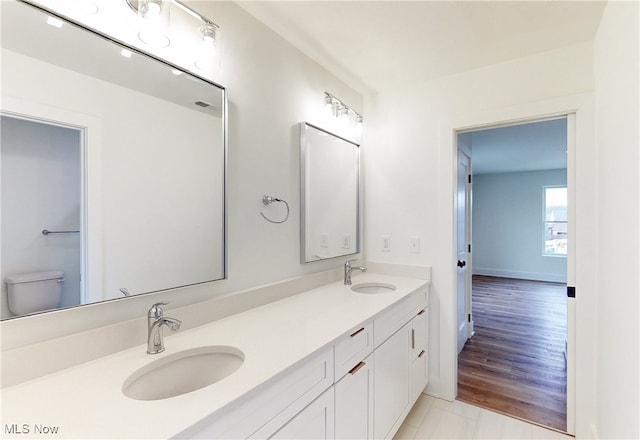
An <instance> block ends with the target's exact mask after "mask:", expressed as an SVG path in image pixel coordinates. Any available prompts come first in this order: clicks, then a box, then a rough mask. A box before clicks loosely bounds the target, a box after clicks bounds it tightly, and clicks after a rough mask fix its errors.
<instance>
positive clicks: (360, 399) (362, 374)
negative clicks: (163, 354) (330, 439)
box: [335, 355, 373, 440]
mask: <svg viewBox="0 0 640 440" xmlns="http://www.w3.org/2000/svg"><path fill="white" fill-rule="evenodd" d="M335 393H336V414H335V417H336V420H335V424H336V439H362V440H365V439H371V438H373V355H371V356H369V357H367V358H366V359H364V360H363V361H362V362H360V363H358V364H357V365H355V366H354V367H353V368H352V369H351V370H350V371H349V373H348V374H347V375H346V376H345V377H343V378H342V379H341V380H340V382H338V383H337V384H336V385H335Z"/></svg>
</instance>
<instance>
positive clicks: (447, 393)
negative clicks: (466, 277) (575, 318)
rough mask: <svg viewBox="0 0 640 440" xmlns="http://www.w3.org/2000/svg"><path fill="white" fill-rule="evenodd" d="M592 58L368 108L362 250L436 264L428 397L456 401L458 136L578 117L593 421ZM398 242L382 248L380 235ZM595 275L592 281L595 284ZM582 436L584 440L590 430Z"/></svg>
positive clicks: (413, 91)
mask: <svg viewBox="0 0 640 440" xmlns="http://www.w3.org/2000/svg"><path fill="white" fill-rule="evenodd" d="M592 89H593V52H592V45H591V44H579V45H575V46H571V47H565V48H561V49H557V50H554V51H551V52H547V53H542V54H538V55H533V56H529V57H525V58H521V59H516V60H512V61H510V62H506V63H501V64H496V65H492V66H489V67H486V68H482V69H477V70H474V71H470V72H466V73H462V74H458V75H452V76H449V77H446V78H442V79H439V80H434V81H431V82H426V83H422V84H418V85H414V86H409V87H406V88H402V89H396V90H389V91H385V92H383V93H381V94H379V95H378V96H376V97H375V98H374V99H372V100H371V101H370V102H367V106H368V107H367V110H368V111H367V117H368V120H367V131H366V132H365V139H364V147H363V152H362V154H363V157H364V166H365V225H366V232H365V246H366V252H367V260H370V261H379V262H394V263H408V264H421V265H431V266H432V267H433V284H432V290H431V292H432V296H431V299H432V305H433V308H432V315H431V318H432V319H431V322H430V338H431V339H430V345H429V348H430V356H429V358H430V385H429V388H428V390H429V392H430V393H432V394H435V395H440V396H442V397H445V398H449V399H453V398H454V397H455V394H456V391H455V390H456V375H455V372H456V350H455V347H456V335H455V322H456V319H455V310H456V309H455V306H456V304H455V289H454V286H455V284H454V280H455V255H454V231H453V224H454V214H453V213H454V209H453V200H454V198H453V197H454V188H455V177H456V175H455V142H454V139H455V130H457V129H464V128H471V127H474V128H475V127H480V126H483V125H487V124H492V123H496V122H507V121H513V120H519V119H524V118H527V117H532V116H538V117H539V116H543V115H550V114H559V113H566V112H570V111H572V110H577V131H578V133H577V142H578V151H577V162H578V168H579V173H580V174H579V176H578V180H579V181H578V186H579V187H580V188H581V189H579V191H580V194H579V195H578V196H577V197H578V203H577V204H578V208H577V209H578V212H579V215H580V216H581V218H583V219H584V220H583V223H582V224H581V229H580V231H579V233H578V234H579V239H580V240H581V249H580V252H581V254H580V257H581V259H580V260H579V263H578V264H580V265H581V267H582V268H583V269H582V271H581V272H580V274H579V276H580V277H581V284H580V289H582V295H583V296H582V301H581V303H580V305H579V308H580V310H579V312H578V313H579V316H580V318H579V319H580V322H578V323H577V324H576V326H577V327H579V329H578V334H580V335H581V338H585V339H581V340H580V341H579V343H580V344H581V346H580V349H581V350H582V349H583V346H584V347H585V348H586V351H585V350H582V351H581V352H580V356H583V357H582V358H579V359H578V362H579V368H580V371H579V372H577V374H578V376H579V379H580V383H581V384H586V387H581V389H580V395H579V396H578V399H577V401H578V402H579V405H580V407H579V408H578V411H577V412H578V414H579V415H580V420H579V421H578V424H579V425H581V426H585V425H587V426H588V422H586V421H590V420H593V417H594V414H593V408H592V402H593V398H592V394H593V393H592V385H590V384H591V383H592V381H593V374H594V372H593V364H592V361H591V359H592V357H590V356H591V355H592V352H591V351H590V350H591V345H589V344H590V343H591V340H592V335H593V332H594V329H593V326H592V323H593V318H594V308H595V306H594V301H595V298H594V296H595V295H594V294H593V292H592V290H593V282H591V278H592V277H593V275H592V274H593V272H594V270H593V267H592V262H591V261H590V260H592V259H593V246H592V242H591V235H590V234H589V233H590V232H591V231H592V230H593V228H594V227H593V209H594V208H593V203H594V202H593V200H592V198H591V195H592V194H593V193H592V192H590V189H591V186H592V180H593V179H592V173H591V171H592V169H593V168H594V160H593V155H594V151H595V145H594V132H593V103H592V100H591V98H590V95H589V93H585V92H589V91H591V90H592ZM382 235H390V236H391V237H392V238H391V240H392V250H391V252H382V251H381V238H380V237H381V236H382ZM410 235H415V236H420V237H421V239H422V243H421V249H422V252H421V253H420V254H410V253H409V252H408V245H407V237H408V236H410ZM590 277H591V278H590ZM578 434H579V435H582V436H585V432H584V430H579V432H578Z"/></svg>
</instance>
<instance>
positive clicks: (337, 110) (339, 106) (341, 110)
mask: <svg viewBox="0 0 640 440" xmlns="http://www.w3.org/2000/svg"><path fill="white" fill-rule="evenodd" d="M324 103H325V106H326V107H327V108H328V109H329V111H330V112H331V114H332V115H333V116H334V117H336V118H337V117H340V116H342V117H344V116H350V115H351V114H353V115H354V118H355V121H356V123H358V124H362V121H363V117H362V115H361V114H360V113H358V112H357V111H355V110H354V109H353V108H352V107H349V106H348V105H347V104H345V103H344V102H342V101H341V100H340V99H338V98H336V97H335V96H334V95H332V94H331V93H329V92H324Z"/></svg>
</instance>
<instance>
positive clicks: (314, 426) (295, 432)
mask: <svg viewBox="0 0 640 440" xmlns="http://www.w3.org/2000/svg"><path fill="white" fill-rule="evenodd" d="M270 438H273V439H296V440H303V439H314V440H317V439H326V440H329V439H333V438H334V389H333V387H331V388H329V389H328V390H327V391H325V392H324V393H323V394H322V395H321V396H320V397H318V398H317V399H316V400H314V401H313V402H312V403H311V404H309V406H307V407H306V408H305V409H303V410H302V411H300V412H299V413H298V414H297V415H296V416H295V417H294V418H292V419H291V420H289V422H287V424H286V425H284V426H283V427H282V428H280V429H279V430H278V432H276V433H275V434H274V435H273V436H272V437H270Z"/></svg>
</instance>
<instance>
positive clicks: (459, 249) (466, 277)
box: [456, 135, 473, 353]
mask: <svg viewBox="0 0 640 440" xmlns="http://www.w3.org/2000/svg"><path fill="white" fill-rule="evenodd" d="M458 138H459V139H458V165H457V168H458V170H457V176H458V177H457V188H458V189H457V191H456V256H457V262H456V265H457V283H456V284H457V297H458V308H457V329H458V336H457V340H458V347H457V348H458V353H460V352H461V351H462V349H463V348H464V344H465V343H466V342H467V339H469V338H470V337H471V336H472V335H473V325H472V320H471V149H470V148H469V147H468V146H467V144H466V143H465V142H464V135H459V136H458Z"/></svg>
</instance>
